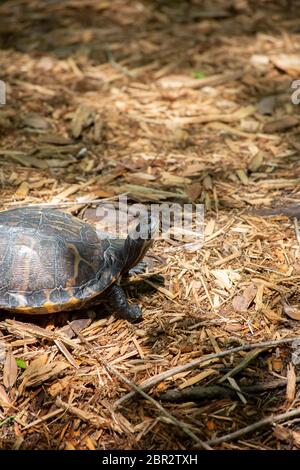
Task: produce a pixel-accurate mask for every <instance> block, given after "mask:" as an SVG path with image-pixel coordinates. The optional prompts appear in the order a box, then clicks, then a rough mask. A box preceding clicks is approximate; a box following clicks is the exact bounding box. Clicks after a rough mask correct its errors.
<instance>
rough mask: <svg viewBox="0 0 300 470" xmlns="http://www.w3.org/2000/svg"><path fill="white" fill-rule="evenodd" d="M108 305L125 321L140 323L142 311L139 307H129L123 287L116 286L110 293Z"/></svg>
mask: <svg viewBox="0 0 300 470" xmlns="http://www.w3.org/2000/svg"><path fill="white" fill-rule="evenodd" d="M107 300H108V304H109V306H110V307H111V308H113V309H114V310H115V311H116V313H117V314H118V315H119V316H120V317H121V318H124V319H125V320H129V321H138V320H140V319H141V318H142V311H141V309H140V307H139V306H138V305H129V303H128V302H127V299H126V295H125V292H124V291H123V289H122V287H120V286H117V285H116V284H114V285H113V286H112V287H111V288H110V290H109V293H108V298H107Z"/></svg>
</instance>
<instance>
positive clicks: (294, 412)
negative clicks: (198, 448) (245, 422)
mask: <svg viewBox="0 0 300 470" xmlns="http://www.w3.org/2000/svg"><path fill="white" fill-rule="evenodd" d="M298 415H300V408H297V409H295V410H290V411H287V412H286V413H281V414H279V415H271V416H268V417H267V418H264V419H261V420H260V421H257V422H256V423H253V424H250V425H249V426H246V427H245V428H242V429H239V430H238V431H235V432H232V433H230V434H226V435H225V436H222V437H217V438H216V439H210V440H209V441H206V444H207V445H210V446H212V445H216V444H221V443H222V442H228V441H232V440H234V439H236V438H238V437H241V436H244V435H245V434H248V433H249V432H252V431H255V430H256V429H259V428H261V427H263V426H266V425H267V424H273V423H277V422H278V421H283V420H285V419H290V418H294V417H295V416H298Z"/></svg>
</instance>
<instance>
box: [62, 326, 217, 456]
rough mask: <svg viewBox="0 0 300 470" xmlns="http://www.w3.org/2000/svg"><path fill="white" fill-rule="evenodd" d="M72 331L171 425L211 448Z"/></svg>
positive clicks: (206, 447)
mask: <svg viewBox="0 0 300 470" xmlns="http://www.w3.org/2000/svg"><path fill="white" fill-rule="evenodd" d="M68 323H69V322H68ZM69 326H70V328H72V326H71V324H70V323H69ZM72 329H73V328H72ZM73 331H74V333H75V334H77V336H78V338H79V339H80V341H82V342H83V343H85V345H86V346H87V348H88V349H89V350H90V351H92V352H94V353H96V355H97V357H98V359H99V360H100V362H101V363H102V364H103V365H104V367H105V368H106V369H107V370H108V371H111V372H113V373H114V374H115V375H116V376H117V377H118V378H119V379H120V380H122V381H123V382H124V383H126V384H127V385H129V386H130V387H131V388H133V389H134V391H135V393H139V394H140V395H142V396H143V397H144V398H146V400H148V401H150V402H151V403H152V404H153V405H154V406H155V407H156V408H157V409H158V410H159V411H160V412H161V413H162V414H163V415H165V417H166V418H167V419H168V420H169V421H171V423H172V424H173V425H175V426H177V427H179V428H180V429H181V430H182V431H183V432H184V433H185V434H187V435H188V436H189V437H191V438H192V439H193V440H194V441H195V442H197V444H198V445H199V446H201V447H202V448H203V449H206V450H212V449H211V447H210V446H209V445H208V444H206V443H205V442H204V441H202V440H201V439H199V437H197V436H196V434H194V433H193V432H192V431H191V430H190V429H189V428H188V426H187V425H186V424H185V423H183V422H181V421H179V420H178V419H177V418H174V416H172V415H171V414H170V413H169V412H168V411H167V410H165V409H164V407H163V406H162V405H160V404H159V403H158V402H157V401H156V400H154V398H152V397H150V396H149V395H148V394H147V393H145V392H144V391H143V390H141V388H140V387H138V386H137V385H136V384H135V383H133V382H132V381H131V380H129V379H127V377H125V375H123V374H121V372H119V371H118V370H117V369H116V368H115V367H114V366H112V365H110V364H108V363H107V362H106V361H104V359H103V358H102V357H101V355H100V354H99V353H98V351H97V350H96V349H95V348H94V347H93V346H91V344H90V343H89V342H88V341H87V339H86V338H85V337H84V336H82V335H81V334H80V333H78V332H76V331H75V330H73Z"/></svg>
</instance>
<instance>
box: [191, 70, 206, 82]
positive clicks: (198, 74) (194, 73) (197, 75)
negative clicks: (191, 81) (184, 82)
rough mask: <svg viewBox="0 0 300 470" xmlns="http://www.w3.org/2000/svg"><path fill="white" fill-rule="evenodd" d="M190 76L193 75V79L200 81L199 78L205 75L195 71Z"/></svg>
mask: <svg viewBox="0 0 300 470" xmlns="http://www.w3.org/2000/svg"><path fill="white" fill-rule="evenodd" d="M192 75H193V77H194V78H198V79H199V80H201V78H204V77H205V73H204V72H200V71H199V70H196V71H195V72H192Z"/></svg>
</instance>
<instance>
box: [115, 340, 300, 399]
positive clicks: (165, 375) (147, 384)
mask: <svg viewBox="0 0 300 470" xmlns="http://www.w3.org/2000/svg"><path fill="white" fill-rule="evenodd" d="M296 339H300V337H299V336H296V337H294V338H284V339H278V340H274V341H265V342H261V343H252V344H243V345H242V346H237V347H236V348H231V349H226V350H225V351H221V352H220V353H215V354H207V355H206V356H203V357H200V358H199V359H195V360H194V361H191V362H188V363H187V364H183V365H180V366H177V367H173V369H170V370H167V371H165V372H162V373H161V374H158V375H156V376H154V377H151V379H148V380H146V381H145V382H144V383H142V384H141V385H140V389H141V390H149V388H152V387H154V386H155V385H157V384H159V383H160V382H162V381H163V380H166V379H168V378H169V377H172V376H173V375H176V374H179V373H180V372H184V371H187V370H190V369H194V367H198V366H199V365H200V364H202V363H203V362H206V361H209V360H210V359H216V358H221V357H224V356H228V355H230V354H233V353H237V352H240V351H250V350H251V349H256V348H272V347H274V346H278V345H279V344H285V343H292V342H293V341H295V340H296ZM135 394H136V393H135V392H130V393H127V394H126V395H124V396H123V397H122V398H120V399H119V400H117V401H116V402H115V403H114V406H115V407H118V406H120V405H121V404H122V403H124V402H125V401H127V400H129V399H130V398H132V397H133V396H134V395H135Z"/></svg>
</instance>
